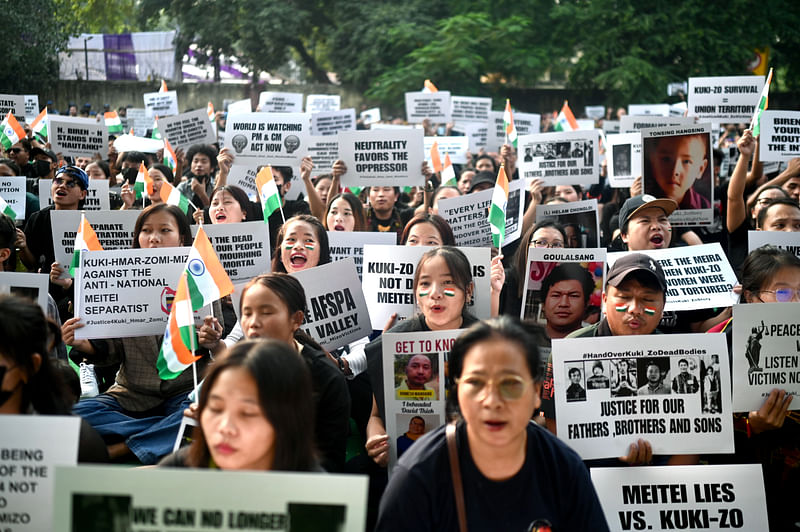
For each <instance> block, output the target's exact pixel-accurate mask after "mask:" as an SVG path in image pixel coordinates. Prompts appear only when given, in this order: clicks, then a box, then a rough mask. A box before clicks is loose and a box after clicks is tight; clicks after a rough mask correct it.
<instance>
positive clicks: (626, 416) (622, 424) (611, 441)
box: [552, 334, 733, 460]
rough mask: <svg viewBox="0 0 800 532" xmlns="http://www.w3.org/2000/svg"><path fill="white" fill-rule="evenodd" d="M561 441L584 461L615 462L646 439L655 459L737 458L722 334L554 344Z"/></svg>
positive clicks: (567, 340) (566, 340)
mask: <svg viewBox="0 0 800 532" xmlns="http://www.w3.org/2000/svg"><path fill="white" fill-rule="evenodd" d="M552 354H553V384H554V388H553V393H554V398H555V405H556V413H557V415H556V425H557V429H556V430H557V433H558V437H559V438H560V439H561V440H563V441H564V442H565V443H567V444H568V445H569V446H570V447H572V448H573V449H574V450H575V451H576V452H577V453H578V454H579V455H581V458H583V459H584V460H591V459H595V458H614V457H618V456H624V455H626V454H627V453H628V447H629V446H630V444H631V443H633V442H635V441H636V440H637V439H639V438H644V439H646V440H647V441H649V442H650V444H651V445H652V447H653V454H700V453H709V454H720V453H732V452H733V416H732V415H731V413H732V412H731V398H730V393H729V391H730V389H731V388H730V386H731V384H730V368H729V367H728V349H727V345H726V342H725V336H724V335H722V334H659V335H645V336H605V337H595V338H562V339H557V340H553V351H552Z"/></svg>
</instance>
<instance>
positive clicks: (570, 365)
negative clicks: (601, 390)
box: [564, 361, 586, 403]
mask: <svg viewBox="0 0 800 532" xmlns="http://www.w3.org/2000/svg"><path fill="white" fill-rule="evenodd" d="M564 371H565V372H566V374H567V382H569V386H568V387H567V392H566V393H567V402H568V403H574V402H577V401H585V400H586V380H585V377H586V374H585V373H584V364H583V361H576V362H567V363H566V364H564Z"/></svg>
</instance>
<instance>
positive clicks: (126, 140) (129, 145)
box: [114, 134, 164, 153]
mask: <svg viewBox="0 0 800 532" xmlns="http://www.w3.org/2000/svg"><path fill="white" fill-rule="evenodd" d="M114 148H115V149H116V150H117V152H119V153H124V152H128V151H141V152H144V153H156V152H157V151H158V150H161V149H163V148H164V141H163V140H161V139H149V138H146V137H136V136H134V135H127V134H125V135H120V136H118V137H117V138H115V139H114Z"/></svg>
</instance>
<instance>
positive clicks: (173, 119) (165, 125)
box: [158, 109, 217, 151]
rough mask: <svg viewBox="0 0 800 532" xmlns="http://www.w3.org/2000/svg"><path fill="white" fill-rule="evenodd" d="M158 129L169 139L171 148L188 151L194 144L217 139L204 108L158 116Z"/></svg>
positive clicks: (210, 142) (211, 141) (212, 141)
mask: <svg viewBox="0 0 800 532" xmlns="http://www.w3.org/2000/svg"><path fill="white" fill-rule="evenodd" d="M158 131H159V132H160V133H161V136H162V137H163V138H165V139H167V140H168V141H169V143H170V145H171V146H172V149H173V150H183V151H188V149H189V148H190V147H191V146H192V145H194V144H213V143H215V142H216V141H217V135H216V134H215V133H214V128H213V125H212V123H211V122H209V120H208V114H207V113H206V110H205V109H198V110H196V111H191V112H189V113H183V114H180V115H175V116H170V117H159V118H158Z"/></svg>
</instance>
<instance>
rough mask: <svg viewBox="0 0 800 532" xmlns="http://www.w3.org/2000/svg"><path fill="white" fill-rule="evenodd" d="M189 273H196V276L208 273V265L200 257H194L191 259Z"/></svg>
mask: <svg viewBox="0 0 800 532" xmlns="http://www.w3.org/2000/svg"><path fill="white" fill-rule="evenodd" d="M188 269H189V273H191V274H192V275H194V276H195V277H200V276H201V275H203V274H204V273H206V265H205V264H203V261H202V260H200V259H192V260H190V261H189V266H188Z"/></svg>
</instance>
